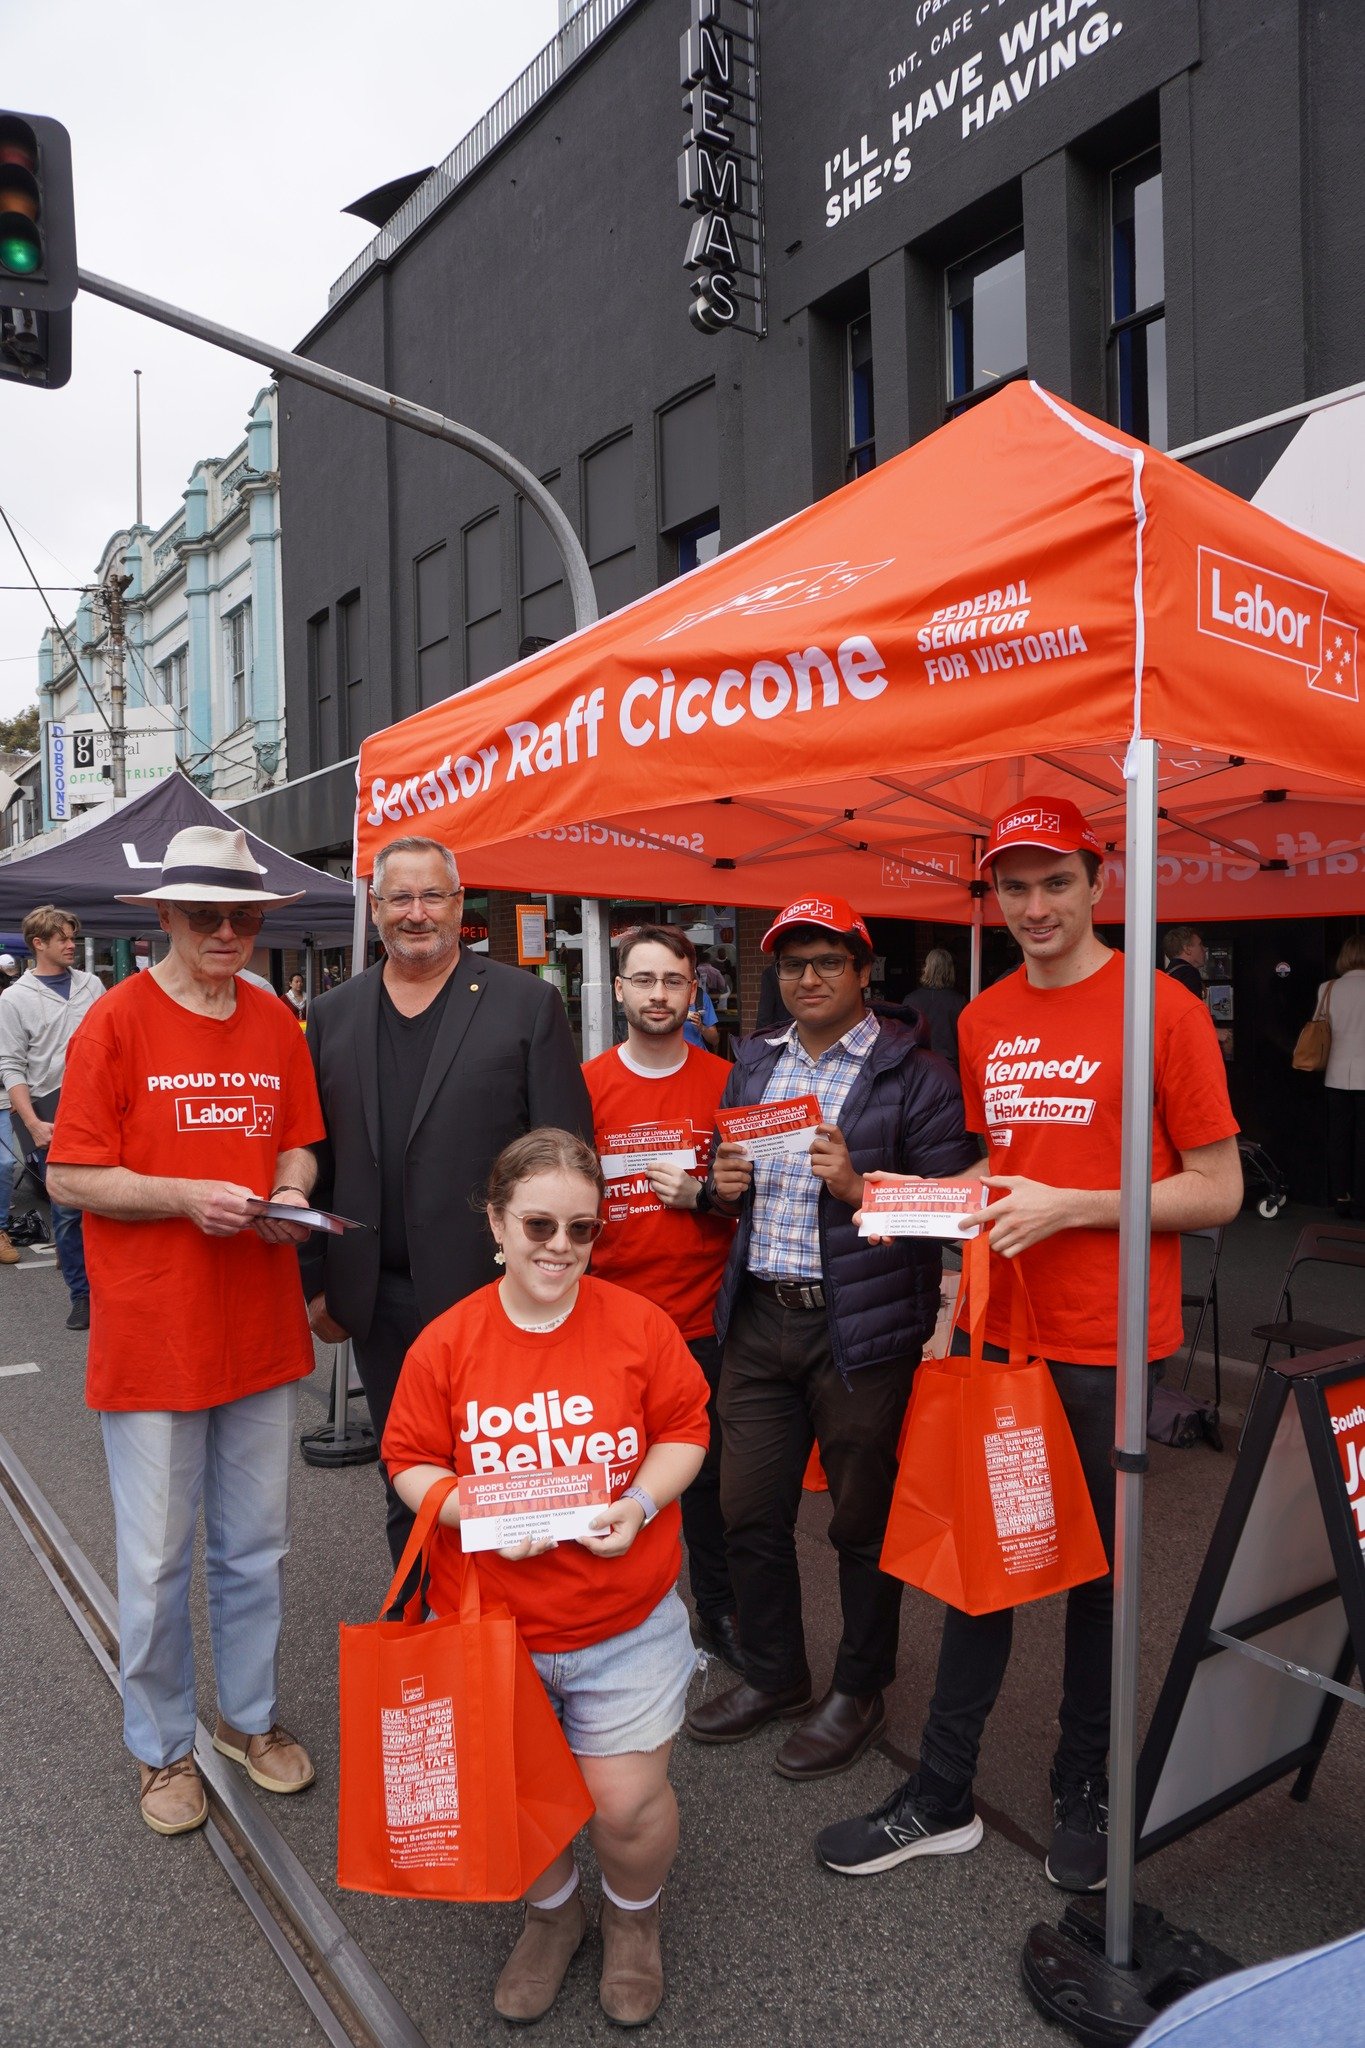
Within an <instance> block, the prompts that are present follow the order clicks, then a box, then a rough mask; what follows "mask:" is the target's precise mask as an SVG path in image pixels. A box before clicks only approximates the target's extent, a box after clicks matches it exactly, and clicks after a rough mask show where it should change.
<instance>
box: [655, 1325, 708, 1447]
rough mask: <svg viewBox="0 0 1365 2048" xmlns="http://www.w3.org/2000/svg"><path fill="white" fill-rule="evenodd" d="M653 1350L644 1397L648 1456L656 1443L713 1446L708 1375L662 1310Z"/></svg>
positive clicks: (656, 1326)
mask: <svg viewBox="0 0 1365 2048" xmlns="http://www.w3.org/2000/svg"><path fill="white" fill-rule="evenodd" d="M653 1348H654V1359H653V1369H652V1371H651V1372H650V1375H649V1382H648V1384H647V1386H646V1388H645V1394H644V1411H645V1453H646V1455H648V1453H649V1449H650V1446H651V1445H652V1444H701V1445H703V1446H705V1445H707V1444H709V1443H710V1441H711V1425H710V1423H709V1422H708V1420H707V1415H706V1404H707V1401H708V1399H709V1396H710V1389H709V1388H708V1387H707V1384H706V1375H705V1374H704V1373H703V1371H702V1369H701V1367H700V1366H699V1365H698V1364H697V1361H696V1359H695V1358H694V1357H693V1356H692V1353H691V1352H690V1351H689V1350H688V1348H687V1346H686V1344H684V1342H683V1340H682V1338H681V1337H680V1336H679V1334H678V1330H677V1326H676V1324H675V1323H674V1322H673V1321H672V1319H671V1318H670V1317H668V1316H666V1315H665V1314H664V1313H663V1311H662V1309H660V1310H659V1311H658V1312H657V1316H656V1320H655V1323H654V1346H653Z"/></svg>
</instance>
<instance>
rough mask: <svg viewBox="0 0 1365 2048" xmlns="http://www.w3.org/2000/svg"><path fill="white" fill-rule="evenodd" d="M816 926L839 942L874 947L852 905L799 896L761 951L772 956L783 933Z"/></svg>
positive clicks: (768, 934) (840, 900)
mask: <svg viewBox="0 0 1365 2048" xmlns="http://www.w3.org/2000/svg"><path fill="white" fill-rule="evenodd" d="M800 924H813V925H815V926H816V927H817V929H818V930H820V931H822V932H832V933H833V934H834V936H835V938H837V939H861V940H862V941H863V944H864V945H865V946H868V947H870V946H871V944H872V934H871V932H870V931H869V930H868V928H867V926H866V925H865V924H864V923H863V921H862V919H861V918H860V917H859V915H858V913H857V911H856V910H855V909H854V908H853V905H852V904H851V903H849V902H847V901H846V900H845V898H844V897H842V896H799V897H798V898H797V900H796V902H795V903H789V904H788V905H787V907H786V909H785V910H781V911H779V912H778V914H777V916H776V918H775V919H774V920H773V922H772V923H771V924H770V925H769V926H768V929H767V931H766V932H764V934H763V938H762V942H761V943H762V949H763V951H764V952H765V953H771V952H772V950H773V946H774V943H775V942H776V941H777V940H778V939H779V938H780V937H781V936H782V934H783V932H788V931H791V930H792V928H793V926H795V925H800Z"/></svg>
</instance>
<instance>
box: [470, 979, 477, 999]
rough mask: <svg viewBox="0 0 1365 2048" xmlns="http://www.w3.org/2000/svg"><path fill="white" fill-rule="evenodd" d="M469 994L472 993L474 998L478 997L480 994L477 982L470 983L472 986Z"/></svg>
mask: <svg viewBox="0 0 1365 2048" xmlns="http://www.w3.org/2000/svg"><path fill="white" fill-rule="evenodd" d="M469 993H470V994H471V995H472V996H476V995H477V994H478V993H479V984H478V983H477V981H471V982H470V984H469Z"/></svg>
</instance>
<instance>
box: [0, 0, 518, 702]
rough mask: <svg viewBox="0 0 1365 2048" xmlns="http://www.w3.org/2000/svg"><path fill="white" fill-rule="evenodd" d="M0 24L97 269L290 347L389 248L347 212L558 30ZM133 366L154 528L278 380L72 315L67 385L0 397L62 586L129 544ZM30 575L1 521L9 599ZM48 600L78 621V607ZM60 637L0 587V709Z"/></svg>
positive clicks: (229, 21)
mask: <svg viewBox="0 0 1365 2048" xmlns="http://www.w3.org/2000/svg"><path fill="white" fill-rule="evenodd" d="M0 11H2V12H3V14H4V16H5V31H4V54H5V76H4V81H3V86H2V87H0V91H3V95H4V101H5V105H6V106H7V107H12V108H14V109H16V110H18V111H20V112H24V113H35V114H53V115H55V116H56V117H57V118H58V119H59V120H61V121H63V122H65V124H66V126H67V127H68V129H69V130H70V131H71V143H72V153H73V157H74V163H75V187H76V220H77V234H78V248H79V255H80V261H81V265H82V267H83V268H84V269H87V270H91V271H95V272H98V273H99V274H101V275H102V276H105V277H112V278H116V279H118V280H119V281H120V282H121V283H125V284H131V285H135V286H137V287H138V288H139V289H141V290H144V291H147V292H150V293H152V294H153V295H154V296H156V297H158V298H162V299H169V300H173V301H175V302H177V303H178V304H180V305H184V306H189V307H191V308H192V309H193V310H194V311H196V312H200V313H205V314H207V315H209V316H210V317H212V318H215V319H218V320H221V321H223V322H224V324H225V325H228V326H232V327H238V328H241V329H243V330H244V331H245V332H247V333H249V334H258V335H261V336H262V337H264V338H265V339H268V340H271V341H275V342H283V343H285V345H286V346H289V347H293V346H294V345H295V344H296V343H297V342H298V341H299V340H300V339H301V338H302V337H303V335H304V334H305V333H306V332H307V330H308V329H309V328H310V327H311V326H312V325H313V323H314V322H315V321H316V320H317V319H318V318H319V317H320V316H321V314H322V313H323V312H324V310H325V309H326V304H327V290H328V287H329V286H330V285H331V283H332V282H333V280H334V279H335V278H336V277H338V276H339V275H340V273H341V272H342V271H343V270H344V269H345V268H346V266H347V264H348V263H349V262H350V261H351V259H352V258H353V257H354V256H355V255H356V254H357V253H358V252H359V251H360V250H361V249H362V248H363V247H364V245H365V243H366V242H367V241H369V240H370V239H371V237H372V235H373V232H374V230H373V229H372V228H370V227H368V226H367V225H366V223H365V222H364V221H360V220H355V219H352V218H350V217H348V216H344V215H343V214H342V213H341V211H340V209H341V208H342V207H343V206H345V205H346V204H348V203H349V201H351V200H353V199H357V198H359V197H360V196H361V194H362V193H365V192H368V191H371V190H372V189H373V188H374V187H375V186H376V185H381V184H383V183H385V182H386V181H387V180H388V179H390V178H394V177H398V176H399V175H401V174H402V173H403V172H405V171H409V170H417V169H420V168H421V167H422V166H423V165H425V164H429V163H439V162H440V160H441V158H442V157H443V156H446V155H447V154H448V153H449V152H450V150H452V149H453V148H454V146H455V144H456V143H457V142H458V141H459V140H460V137H461V136H462V135H463V134H464V133H465V131H466V130H467V129H468V128H470V127H472V126H473V124H474V123H475V121H477V120H478V118H479V116H480V115H481V114H482V113H483V112H484V111H485V110H486V109H487V108H488V107H489V106H490V105H491V104H492V102H493V101H494V100H495V99H496V98H497V97H498V96H499V94H500V93H501V92H502V91H503V90H504V89H505V88H506V87H507V86H508V85H509V84H510V83H511V81H512V80H513V78H515V77H516V75H517V73H518V72H519V71H520V70H521V69H522V68H523V67H524V66H525V65H526V64H527V63H529V62H530V60H531V58H532V57H533V56H534V55H535V53H536V51H537V50H539V49H540V48H541V46H542V45H543V44H545V43H547V42H548V41H549V40H550V38H551V36H552V35H553V34H554V31H555V27H556V24H557V21H558V12H557V7H556V0H492V4H489V0H383V4H382V5H378V6H376V5H373V4H365V0H271V4H270V5H266V4H264V0H233V4H232V5H231V6H230V7H209V6H203V5H197V4H186V0H140V4H139V5H138V7H137V8H135V9H130V10H124V9H121V8H111V7H110V6H109V5H108V4H107V0H42V4H41V5H39V6H34V7H31V8H29V9H27V10H22V9H20V8H18V7H16V6H14V5H13V4H7V0H0ZM135 367H136V368H138V369H140V370H141V371H142V373H143V374H142V420H143V435H142V444H143V506H144V516H145V518H146V519H147V522H148V524H149V525H152V526H159V525H160V524H161V523H162V522H163V521H164V520H166V519H167V518H169V517H170V515H171V514H172V513H173V512H174V511H176V510H178V508H179V505H180V496H181V492H182V491H183V490H184V488H185V484H186V482H187V481H188V478H189V474H190V471H191V469H192V468H193V467H194V464H195V463H196V461H198V460H199V458H200V457H201V456H205V455H222V454H225V453H226V452H227V450H228V449H229V448H231V447H233V446H235V444H236V443H237V442H238V441H239V440H240V439H241V437H242V434H243V432H244V429H245V424H246V416H247V412H248V409H249V407H250V405H251V402H252V400H253V398H254V397H255V395H256V393H257V391H258V390H259V389H260V387H261V386H262V384H264V383H265V382H266V381H267V375H266V372H265V371H263V370H262V371H260V372H258V371H257V370H256V369H255V368H254V367H253V366H252V365H251V364H250V363H248V362H244V361H243V360H241V359H240V358H238V357H235V356H229V355H225V354H223V353H221V352H220V351H218V350H216V349H212V348H208V347H206V346H205V345H204V344H203V343H202V342H197V341H191V340H190V339H189V338H188V337H186V336H182V335H179V334H175V333H173V332H172V331H171V330H170V329H169V328H165V327H159V326H156V325H154V324H153V323H152V322H150V321H147V320H143V319H140V318H138V317H136V316H135V315H133V314H131V313H124V312H121V311H120V310H119V309H118V308H116V307H114V306H109V305H107V304H105V303H104V302H103V301H102V300H97V299H90V298H81V299H78V301H77V303H76V308H75V321H74V330H73V340H72V373H71V382H70V383H69V384H68V385H67V386H66V388H65V389H64V390H62V391H52V392H48V391H29V390H26V389H25V388H24V387H23V386H22V385H18V384H13V383H0V503H2V504H3V505H4V508H5V510H6V512H7V513H8V514H9V516H10V519H11V520H12V521H13V522H14V524H15V526H16V527H17V528H18V529H19V535H20V539H21V540H22V542H23V545H24V549H25V552H26V553H27V554H28V557H29V560H30V561H31V562H32V564H33V567H34V569H35V570H36V572H37V574H38V576H39V578H40V580H41V581H42V582H44V583H54V584H57V583H70V584H78V583H85V582H89V581H90V580H92V579H93V576H94V572H95V565H96V563H97V561H98V559H99V556H100V553H101V551H102V550H103V548H104V545H105V542H106V541H107V540H108V539H109V536H110V535H111V533H113V532H114V531H115V530H116V529H117V528H119V527H122V526H128V525H131V524H132V520H133V512H134V440H133V370H134V368H135ZM469 424H470V425H471V426H476V427H477V426H478V425H479V422H478V421H477V420H472V421H470V422H469ZM284 517H285V520H286V522H287V520H288V508H287V507H286V508H285V512H284ZM26 580H27V579H26V574H25V570H24V566H23V563H22V562H21V561H20V560H19V557H18V555H17V554H16V553H15V551H14V547H13V545H12V543H11V541H10V538H9V536H8V534H7V533H6V532H5V531H4V528H3V527H2V526H0V584H13V583H25V582H26ZM52 602H53V605H54V607H55V609H56V611H57V615H58V617H59V618H60V619H61V620H62V622H63V624H65V623H66V622H67V621H68V620H69V619H70V618H71V616H72V614H73V612H74V609H75V606H76V602H77V597H76V594H75V592H73V591H62V592H56V591H54V592H53V594H52ZM48 623H49V621H48V617H47V613H46V611H45V610H44V608H43V605H42V601H41V599H40V598H39V597H38V596H37V595H36V593H34V592H33V591H32V589H31V586H30V587H29V589H28V592H27V594H24V593H23V592H11V591H8V590H0V716H8V715H9V714H11V713H13V712H15V711H18V710H21V709H22V708H23V706H24V705H25V704H29V703H31V702H32V701H33V698H34V695H35V691H36V688H37V646H38V639H39V636H40V634H41V633H42V630H43V628H44V627H45V626H46V625H47V624H48Z"/></svg>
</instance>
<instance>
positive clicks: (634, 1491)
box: [621, 1486, 659, 1527]
mask: <svg viewBox="0 0 1365 2048" xmlns="http://www.w3.org/2000/svg"><path fill="white" fill-rule="evenodd" d="M621 1498H622V1500H633V1501H638V1502H639V1504H640V1506H641V1507H642V1508H643V1509H644V1511H645V1521H644V1526H646V1527H647V1526H648V1524H649V1523H650V1522H652V1521H653V1520H654V1517H655V1516H656V1515H657V1514H658V1512H659V1503H658V1501H656V1500H655V1498H654V1496H653V1494H652V1493H646V1491H645V1489H644V1487H643V1486H628V1487H627V1488H626V1490H625V1492H624V1493H623V1494H622V1495H621Z"/></svg>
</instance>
